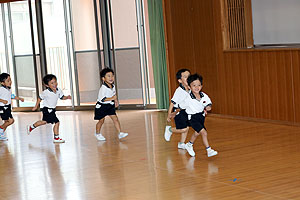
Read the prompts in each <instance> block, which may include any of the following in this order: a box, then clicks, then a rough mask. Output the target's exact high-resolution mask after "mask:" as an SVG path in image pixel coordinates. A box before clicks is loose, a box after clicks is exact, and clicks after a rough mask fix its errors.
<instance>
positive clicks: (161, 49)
mask: <svg viewBox="0 0 300 200" xmlns="http://www.w3.org/2000/svg"><path fill="white" fill-rule="evenodd" d="M148 10H149V26H150V40H151V54H152V63H153V76H154V83H155V94H156V105H157V108H159V109H167V108H168V107H169V92H168V74H167V63H166V48H165V34H164V18H163V7H162V0H148Z"/></svg>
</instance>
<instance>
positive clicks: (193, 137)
mask: <svg viewBox="0 0 300 200" xmlns="http://www.w3.org/2000/svg"><path fill="white" fill-rule="evenodd" d="M202 130H203V129H202ZM202 130H201V131H202ZM204 130H205V129H204ZM201 131H199V133H197V132H196V131H195V132H194V133H193V135H192V137H191V139H190V142H191V143H192V144H194V142H195V140H196V139H197V137H198V136H199V135H200V133H201Z"/></svg>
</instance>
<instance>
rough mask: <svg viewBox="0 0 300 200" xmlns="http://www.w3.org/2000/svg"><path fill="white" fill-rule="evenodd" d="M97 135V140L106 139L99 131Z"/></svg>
mask: <svg viewBox="0 0 300 200" xmlns="http://www.w3.org/2000/svg"><path fill="white" fill-rule="evenodd" d="M95 136H96V138H97V140H99V141H105V140H106V139H105V137H104V136H103V135H102V134H101V133H99V134H97V133H95Z"/></svg>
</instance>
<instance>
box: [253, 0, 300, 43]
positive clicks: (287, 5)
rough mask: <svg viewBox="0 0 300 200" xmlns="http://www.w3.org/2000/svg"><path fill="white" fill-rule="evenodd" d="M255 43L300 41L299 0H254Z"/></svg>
mask: <svg viewBox="0 0 300 200" xmlns="http://www.w3.org/2000/svg"><path fill="white" fill-rule="evenodd" d="M252 12H253V14H252V15H253V37H254V44H287V43H300V23H299V20H300V1H299V0H252Z"/></svg>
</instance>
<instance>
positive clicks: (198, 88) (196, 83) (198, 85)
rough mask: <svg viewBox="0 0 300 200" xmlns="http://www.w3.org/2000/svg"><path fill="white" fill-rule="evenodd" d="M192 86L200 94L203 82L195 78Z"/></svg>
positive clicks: (195, 92) (193, 90) (194, 91)
mask: <svg viewBox="0 0 300 200" xmlns="http://www.w3.org/2000/svg"><path fill="white" fill-rule="evenodd" d="M190 88H191V90H192V92H193V93H194V94H199V93H200V91H201V89H202V85H201V82H200V81H199V80H194V81H193V82H192V83H191V85H190Z"/></svg>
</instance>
